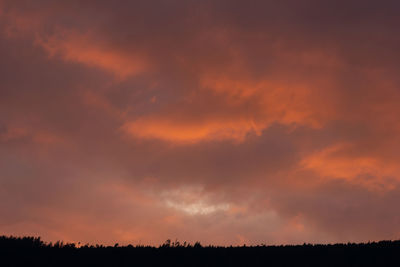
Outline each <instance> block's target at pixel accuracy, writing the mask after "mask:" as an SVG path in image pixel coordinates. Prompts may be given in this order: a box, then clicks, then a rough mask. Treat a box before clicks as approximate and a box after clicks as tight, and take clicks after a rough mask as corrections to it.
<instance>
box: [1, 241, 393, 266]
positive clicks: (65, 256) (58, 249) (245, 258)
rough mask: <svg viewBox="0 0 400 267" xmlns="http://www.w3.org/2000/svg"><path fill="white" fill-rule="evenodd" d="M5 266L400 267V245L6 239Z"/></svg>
mask: <svg viewBox="0 0 400 267" xmlns="http://www.w3.org/2000/svg"><path fill="white" fill-rule="evenodd" d="M0 266H400V241H380V242H370V243H360V244H354V243H348V244H334V245H312V244H304V245H296V246H264V245H262V246H250V247H249V246H241V247H215V246H201V244H200V243H196V244H194V245H191V244H186V243H183V244H181V243H179V242H172V243H171V242H170V241H169V240H167V242H165V243H164V244H163V245H161V246H159V247H150V246H131V245H129V246H124V247H121V246H118V244H116V245H115V246H101V245H96V246H89V245H85V246H81V247H79V248H78V247H77V246H76V245H75V244H63V243H62V242H57V243H54V244H51V243H45V242H43V241H42V240H41V239H40V238H35V237H22V238H20V237H18V238H17V237H6V236H0Z"/></svg>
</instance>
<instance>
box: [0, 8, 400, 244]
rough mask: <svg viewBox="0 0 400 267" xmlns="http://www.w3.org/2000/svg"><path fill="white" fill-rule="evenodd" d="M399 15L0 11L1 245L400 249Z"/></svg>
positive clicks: (380, 11) (383, 11) (361, 11)
mask: <svg viewBox="0 0 400 267" xmlns="http://www.w3.org/2000/svg"><path fill="white" fill-rule="evenodd" d="M398 7H399V5H398V3H397V2H396V1H385V3H380V2H377V1H362V2H361V1H358V0H353V1H347V2H346V3H338V2H334V3H333V2H332V3H321V2H320V1H316V0H307V1H302V2H298V1H290V0H287V1H286V0H285V1H280V2H279V3H277V2H276V1H254V2H253V3H252V4H249V3H247V2H244V1H235V0H234V1H232V0H230V1H224V0H223V1H218V2H216V1H201V2H199V1H191V0H189V1H180V0H177V1H169V2H165V1H156V2H152V3H150V2H148V1H147V2H146V1H131V2H121V3H119V4H118V5H115V4H114V3H111V2H110V1H102V0H100V1H85V2H82V1H57V2H55V1H45V0H43V1H35V2H32V1H22V0H21V1H0V31H1V35H0V57H1V59H2V61H1V63H0V65H1V67H2V71H1V72H0V146H1V148H2V149H1V150H0V169H1V170H2V172H1V174H0V203H2V204H0V213H1V214H3V215H4V216H2V217H3V218H4V220H2V222H1V223H0V231H2V232H4V233H7V234H40V235H42V236H43V237H44V238H45V239H47V240H52V241H54V240H57V239H65V240H67V241H69V240H71V241H81V242H106V243H109V244H113V243H115V242H120V243H123V242H134V243H142V244H143V243H145V244H147V243H149V244H159V243H161V242H163V241H165V240H166V239H168V238H170V239H175V238H178V239H179V240H187V241H190V242H195V241H197V240H200V241H202V242H205V243H213V244H227V245H229V244H242V243H244V242H246V243H252V244H256V243H263V242H267V243H275V244H279V243H303V242H337V241H340V242H347V241H367V240H368V239H390V238H397V236H398V230H397V225H398V222H399V218H398V216H397V215H396V214H397V213H398V212H397V210H396V207H397V206H396V203H398V193H399V192H400V191H399V188H398V179H399V178H398V177H399V175H400V170H399V169H398V167H397V162H398V161H399V159H400V155H399V151H400V147H399V144H400V142H399V141H400V140H399V137H398V136H399V129H400V127H399V126H400V121H399V118H398V116H397V114H398V113H399V107H398V103H399V100H400V93H399V90H398V88H399V85H400V80H399V78H398V67H399V66H398V62H399V59H400V53H399V50H398V47H399V39H398V38H397V32H398V24H399V21H398V14H397V10H398ZM10 203H11V204H10ZM94 225H95V226H94Z"/></svg>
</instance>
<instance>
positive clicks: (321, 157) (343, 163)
mask: <svg viewBox="0 0 400 267" xmlns="http://www.w3.org/2000/svg"><path fill="white" fill-rule="evenodd" d="M356 149H357V148H355V146H354V145H352V144H350V143H339V144H336V145H332V146H330V147H327V148H324V149H322V150H321V151H317V152H315V153H313V154H311V155H309V156H308V157H305V158H304V159H303V160H302V161H301V162H300V165H301V166H302V167H303V168H305V169H309V170H312V171H314V172H316V173H317V174H318V175H319V176H320V177H321V178H323V179H343V180H345V181H347V182H349V183H353V184H358V185H362V186H365V187H367V188H369V189H371V190H389V189H393V188H394V187H395V186H396V185H397V183H398V182H399V180H398V177H399V174H400V168H399V167H398V166H397V164H393V163H392V162H391V161H388V160H385V159H384V158H381V157H376V156H373V155H368V154H360V155H357V154H354V153H353V151H354V150H356Z"/></svg>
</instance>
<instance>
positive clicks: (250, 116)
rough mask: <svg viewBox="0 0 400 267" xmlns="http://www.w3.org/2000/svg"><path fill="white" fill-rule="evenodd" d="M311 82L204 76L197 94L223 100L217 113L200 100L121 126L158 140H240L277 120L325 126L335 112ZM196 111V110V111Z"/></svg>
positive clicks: (257, 132)
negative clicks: (308, 85)
mask: <svg viewBox="0 0 400 267" xmlns="http://www.w3.org/2000/svg"><path fill="white" fill-rule="evenodd" d="M314 91H315V90H314V89H313V88H311V87H310V88H309V87H307V85H290V84H285V83H279V82H274V81H271V82H269V81H260V82H254V81H246V80H241V79H232V78H229V77H222V78H217V79H204V80H203V82H202V88H201V89H200V91H199V92H198V93H199V94H201V93H206V94H209V93H210V92H211V96H209V97H210V98H214V97H215V98H216V99H218V100H220V101H221V102H220V104H219V106H218V107H217V108H216V111H215V113H213V112H211V113H210V112H209V111H207V108H208V107H207V106H203V107H202V109H204V113H201V110H197V111H193V105H194V106H196V105H197V106H198V105H200V104H197V103H196V101H197V100H196V98H195V97H192V98H189V100H188V101H187V103H184V104H183V105H177V107H176V108H174V112H172V113H169V114H168V115H167V114H162V113H160V114H154V115H147V116H143V117H141V118H139V119H136V120H133V121H128V122H127V123H125V124H124V126H123V127H122V130H123V131H125V132H127V133H129V134H130V135H132V136H133V137H135V138H143V139H160V140H164V141H169V142H177V143H197V142H201V141H210V140H233V141H237V142H242V141H244V140H245V138H246V136H247V135H249V134H256V135H261V134H262V131H263V130H265V129H267V128H268V127H269V126H270V125H272V124H273V123H279V124H283V125H286V126H291V127H296V126H298V125H306V126H309V127H312V128H321V127H322V125H323V124H324V123H325V122H326V121H327V120H329V119H331V118H332V117H334V112H333V111H332V108H331V107H330V105H329V103H326V104H324V103H325V102H324V101H325V99H319V96H316V95H314ZM195 112H196V113H195Z"/></svg>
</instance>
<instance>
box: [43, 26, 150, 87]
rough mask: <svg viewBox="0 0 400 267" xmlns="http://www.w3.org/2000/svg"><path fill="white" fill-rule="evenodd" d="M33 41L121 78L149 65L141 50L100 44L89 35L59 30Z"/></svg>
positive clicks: (51, 52) (64, 56) (69, 59)
mask: <svg viewBox="0 0 400 267" xmlns="http://www.w3.org/2000/svg"><path fill="white" fill-rule="evenodd" d="M36 44H38V45H40V46H42V47H43V48H44V49H45V50H46V51H47V52H48V53H49V54H50V56H53V57H54V56H58V57H61V58H62V59H64V60H66V61H71V62H78V63H82V64H85V65H87V66H89V67H97V68H100V69H103V70H106V71H110V72H112V73H114V74H115V75H116V76H117V77H118V78H122V79H124V78H126V77H128V76H132V75H137V74H139V73H142V72H143V71H145V70H147V69H148V68H149V64H148V62H147V61H146V59H145V57H144V56H143V55H141V54H140V52H136V51H131V52H130V53H129V54H126V53H124V52H121V51H118V49H117V48H115V47H110V46H107V45H106V44H103V43H101V41H100V40H98V39H96V38H92V37H91V36H90V34H82V33H77V32H72V31H65V30H59V32H58V33H57V34H55V35H51V36H45V37H41V38H37V40H36Z"/></svg>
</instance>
